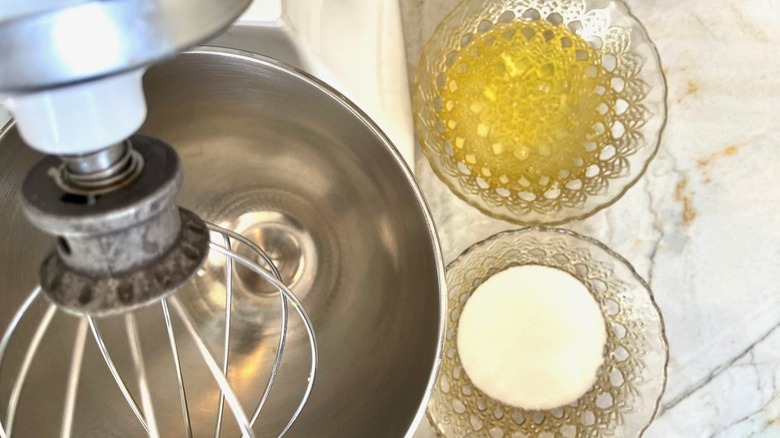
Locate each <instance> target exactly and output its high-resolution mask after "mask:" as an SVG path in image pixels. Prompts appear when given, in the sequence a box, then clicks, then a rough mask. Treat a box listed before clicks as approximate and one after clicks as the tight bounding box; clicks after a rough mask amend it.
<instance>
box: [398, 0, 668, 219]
mask: <svg viewBox="0 0 780 438" xmlns="http://www.w3.org/2000/svg"><path fill="white" fill-rule="evenodd" d="M518 22H522V23H525V25H526V26H527V27H525V28H524V29H522V32H521V33H522V34H523V36H524V37H525V38H526V40H527V41H528V42H529V43H528V44H536V45H537V46H539V45H540V44H545V43H550V44H559V45H560V46H559V47H555V49H554V50H556V51H559V52H560V53H561V56H566V57H567V58H566V61H565V62H567V63H569V66H570V67H572V68H573V69H575V70H577V71H578V72H579V73H578V74H580V75H582V77H585V76H584V75H588V76H587V78H588V79H587V80H588V81H592V82H589V84H592V83H593V82H595V83H597V85H596V86H594V87H593V90H594V92H595V93H596V95H597V96H598V97H597V99H598V102H597V103H598V108H597V109H596V108H595V107H596V105H595V104H594V105H592V106H591V107H589V108H593V109H594V110H589V111H588V113H587V114H588V117H591V116H592V117H593V120H594V121H595V123H593V124H592V126H591V125H590V123H587V124H586V125H584V126H585V127H584V128H583V129H582V130H580V131H578V132H579V133H580V134H583V135H579V134H576V135H575V137H573V138H574V140H573V142H574V143H571V144H572V146H571V148H572V150H574V152H572V153H573V154H574V155H572V156H571V158H570V157H567V158H566V160H567V162H566V165H565V168H560V169H558V168H555V167H553V168H552V169H547V170H541V171H538V172H533V173H532V174H531V173H529V174H527V175H525V174H524V175H523V176H521V177H519V178H518V177H517V176H518V175H517V174H514V175H510V176H509V177H508V176H507V172H503V173H502V170H501V169H498V172H497V171H496V169H495V168H492V169H491V164H490V163H488V162H487V161H486V159H485V156H484V155H480V154H481V152H477V153H474V151H471V153H470V152H469V151H468V150H467V149H468V145H467V146H466V148H465V149H464V147H463V142H462V141H460V142H459V141H458V140H457V139H456V140H455V141H453V139H452V138H448V136H449V137H452V136H453V134H452V132H449V133H448V130H450V129H452V128H451V126H453V125H451V123H453V122H454V120H455V119H454V118H452V119H450V120H448V119H447V118H448V115H454V114H456V113H455V111H458V110H459V109H458V106H459V105H462V106H463V108H461V109H460V110H461V111H463V112H464V113H466V111H467V107H468V106H469V105H470V104H471V102H467V101H465V99H454V100H448V99H447V97H446V93H447V89H448V87H449V85H450V81H449V79H448V74H450V73H451V72H454V71H456V70H455V69H456V68H457V69H461V70H460V71H461V72H466V71H471V70H470V69H472V68H474V69H476V68H477V67H479V68H484V67H482V66H479V62H480V58H479V54H477V53H476V52H478V50H476V48H475V47H474V46H475V43H474V42H475V41H480V44H485V41H488V42H487V43H486V44H492V43H490V42H489V41H491V40H489V38H492V37H486V36H485V34H486V32H490V29H491V28H493V27H496V29H498V27H497V26H502V25H505V24H507V23H515V24H517V23H518ZM548 23H549V24H552V26H553V28H554V29H555V28H557V29H558V30H559V31H561V32H563V31H566V29H562V28H561V27H566V28H567V29H568V30H570V31H571V32H573V33H574V34H576V35H579V36H580V37H581V38H577V39H576V41H574V44H572V38H569V37H566V36H565V34H562V33H559V34H557V35H555V36H553V32H550V31H549V30H548V32H541V31H540V27H539V26H540V25H544V26H547V27H546V28H547V29H549V28H550V27H549V26H548ZM543 28H544V27H543ZM534 30H536V32H534ZM562 35H564V36H562ZM507 38H509V37H507ZM534 38H536V39H537V40H536V41H533V39H534ZM542 38H544V40H542ZM496 39H497V38H494V39H493V40H492V41H495V40H496ZM551 39H552V41H550V40H551ZM583 40H584V41H583ZM537 48H538V47H537ZM551 50H552V49H551ZM591 55H592V56H591ZM483 62H484V61H483ZM514 67H515V66H514V65H513V66H512V68H514ZM537 67H538V66H537ZM520 68H522V66H521V67H520ZM543 69H544V66H541V68H540V69H539V70H540V72H538V74H539V75H540V76H539V77H542V75H544V74H545V72H544V71H543ZM453 74H454V73H453ZM464 74H467V73H464ZM524 80H525V79H524ZM501 92H502V90H497V93H498V94H499V95H500V94H501ZM594 99H596V97H594ZM529 102H530V100H529ZM534 102H535V101H534ZM547 102H548V104H549V102H550V101H549V100H548V101H547ZM526 105H529V104H527V103H526ZM530 105H534V104H530ZM413 106H414V110H415V111H414V112H415V126H416V131H417V137H418V140H419V143H420V145H421V148H422V150H423V152H424V153H425V156H426V158H427V159H428V161H429V163H430V164H431V166H432V168H433V170H434V172H435V173H436V174H437V175H438V177H439V178H440V179H441V180H442V181H443V182H444V183H445V184H446V185H447V186H448V187H449V189H450V190H451V191H452V192H453V193H455V194H456V195H457V196H458V197H460V198H461V199H463V200H464V201H466V202H467V203H469V204H471V205H472V206H474V207H476V208H478V209H479V210H481V211H482V212H483V213H485V214H487V215H489V216H492V217H495V218H498V219H503V220H507V221H510V222H514V223H520V224H529V225H536V224H548V225H549V224H559V223H563V222H566V221H569V220H573V219H582V218H584V217H587V216H589V215H591V214H593V213H595V212H596V211H598V210H600V209H602V208H604V207H607V206H609V205H611V204H612V203H614V202H615V201H616V200H617V199H619V198H620V197H621V196H622V195H623V193H625V192H626V191H627V190H628V189H629V188H630V187H631V186H632V185H633V184H634V183H636V181H637V180H638V179H639V178H640V177H641V175H642V174H643V173H644V171H645V169H646V167H647V165H648V163H649V162H650V160H651V159H652V158H653V156H654V155H655V153H656V151H657V149H658V144H659V141H660V137H661V132H662V131H663V127H664V124H665V121H666V81H665V78H664V75H663V72H662V69H661V63H660V59H659V58H658V52H657V51H656V48H655V46H654V45H653V43H652V42H651V41H650V39H649V38H648V36H647V34H646V32H645V30H644V28H643V27H642V25H641V24H640V23H639V21H638V20H637V19H636V18H634V17H633V16H632V15H631V14H630V13H629V11H628V8H627V7H626V6H625V5H624V4H623V3H621V2H620V1H613V0H487V1H485V0H466V1H464V2H463V3H461V4H460V5H459V6H458V7H457V8H456V9H455V10H454V11H453V12H452V13H450V14H449V15H448V16H447V18H445V19H444V21H443V22H442V23H441V24H440V25H439V27H438V28H437V29H436V31H435V33H434V34H433V36H432V38H431V39H430V41H429V42H428V43H427V45H426V47H425V49H424V50H423V54H422V57H421V61H420V66H419V68H418V70H417V73H416V75H415V91H414V96H413ZM526 108H527V107H526ZM536 108H538V106H536ZM472 111H474V110H472ZM486 113H487V112H482V113H479V115H478V116H477V115H475V116H474V117H475V118H479V119H478V122H479V123H482V122H484V123H486V124H487V125H488V126H489V125H490V123H503V122H501V121H500V120H498V119H496V117H495V114H493V115H486ZM461 114H463V113H461ZM524 114H525V113H524ZM578 114H579V115H580V116H581V115H582V114H581V113H578ZM578 114H575V115H574V116H573V117H572V119H573V120H580V121H582V120H586V119H587V118H588V117H586V118H584V117H579V118H578ZM453 117H454V116H453ZM486 117H489V118H490V120H486ZM537 120H538V119H534V118H530V119H528V120H527V121H524V122H522V123H527V124H530V125H531V126H530V128H529V129H537V130H539V129H540V128H539V126H540V125H539V124H537V125H535V126H534V124H535V121H537ZM582 123H584V122H582ZM542 130H543V129H542ZM544 132H548V131H544ZM490 135H491V137H492V135H493V134H492V132H491V134H490ZM545 135H547V134H545ZM547 138H548V139H550V141H552V142H555V141H556V140H555V137H554V136H548V137H547ZM580 139H581V140H580ZM518 144H519V143H518ZM550 144H552V148H551V149H547V151H542V150H541V148H543V147H545V146H540V149H538V150H534V149H530V150H531V151H532V152H531V154H534V153H538V154H539V155H538V157H539V159H540V160H545V161H549V159H548V158H546V157H545V156H546V155H548V154H550V153H551V152H550V150H552V156H551V157H550V159H561V158H560V157H561V155H560V153H559V155H557V157H556V152H555V145H556V144H555V143H550ZM558 144H560V143H558ZM498 145H499V147H498V149H494V152H495V153H496V154H499V153H504V154H506V153H507V150H508V148H506V145H503V146H501V144H500V143H499V144H498ZM517 147H524V146H517ZM533 147H536V146H532V148H533ZM482 149H483V150H484V149H485V148H484V147H483V148H482ZM487 149H489V147H488V148H487ZM516 150H517V149H515V151H516ZM501 151H503V152H501ZM508 151H509V153H512V151H511V149H509V150H508ZM484 153H487V152H484ZM507 157H508V156H507ZM515 157H518V158H519V159H520V160H525V159H526V158H524V155H523V153H521V154H520V155H515ZM532 157H533V155H532ZM569 161H571V163H570V162H569ZM523 165H527V163H526V164H523ZM492 166H493V167H495V165H492Z"/></svg>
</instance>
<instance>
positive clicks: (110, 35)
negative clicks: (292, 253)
mask: <svg viewBox="0 0 780 438" xmlns="http://www.w3.org/2000/svg"><path fill="white" fill-rule="evenodd" d="M4 3H5V4H4ZM249 3H250V2H249V0H211V1H202V2H182V1H177V0H151V1H139V0H116V1H111V2H105V1H90V0H80V1H79V0H73V1H65V2H62V1H58V2H57V1H54V2H52V1H47V0H39V1H32V2H29V1H25V2H17V1H14V0H0V5H3V6H4V7H3V8H2V9H0V10H1V11H2V12H0V41H3V43H0V59H3V63H2V64H1V65H0V102H4V103H5V104H6V105H7V106H8V107H9V108H10V109H11V110H12V112H13V113H14V114H15V115H16V119H17V121H16V124H17V128H18V129H19V131H20V133H21V134H22V136H23V138H24V139H25V140H26V142H27V143H28V144H29V145H30V146H32V147H33V148H35V149H37V150H39V151H41V152H45V153H49V154H52V155H49V156H47V157H45V158H43V159H42V160H41V161H40V162H39V163H38V164H37V165H35V166H34V167H33V168H32V170H30V172H29V173H28V175H27V178H26V179H25V182H24V184H23V186H22V193H21V199H22V208H23V210H24V212H25V215H26V217H27V218H28V220H29V221H30V222H31V223H32V224H33V225H35V226H36V227H37V228H39V229H41V230H42V231H44V232H46V233H48V234H51V235H53V236H56V237H57V244H56V249H55V250H54V251H52V252H51V254H50V255H49V256H48V257H47V258H46V259H45V261H44V262H43V264H42V266H41V268H40V272H39V276H40V282H41V286H40V287H37V288H36V289H35V290H34V291H33V293H32V294H31V295H30V296H29V298H28V299H27V301H26V302H25V304H24V305H23V306H22V308H21V309H19V311H18V312H17V314H16V316H15V317H14V319H13V320H12V321H11V324H10V325H9V327H8V329H7V331H6V332H5V334H4V336H3V338H2V340H1V341H0V365H2V361H3V359H4V358H5V355H6V352H7V350H8V347H9V345H10V343H11V339H12V336H13V334H14V332H15V330H16V328H17V326H18V325H19V324H20V322H21V321H22V319H23V318H24V317H25V315H27V313H28V310H29V309H30V307H31V306H32V305H33V303H35V302H36V301H37V300H38V299H39V297H40V296H42V295H45V296H46V297H47V298H48V300H49V301H50V302H51V303H53V304H51V305H50V307H49V309H48V310H47V312H46V313H45V315H44V317H43V318H42V320H41V321H40V323H39V325H38V329H37V330H36V334H35V336H34V337H33V338H32V339H31V340H29V341H28V342H29V343H30V344H29V346H28V348H27V349H26V353H25V357H24V360H23V362H22V364H21V366H20V368H19V370H18V373H17V375H16V379H15V381H14V384H13V390H12V392H11V396H10V399H9V401H8V411H7V414H6V416H5V419H4V421H0V436H2V437H6V436H10V435H11V432H12V430H13V422H14V415H15V413H16V409H17V406H18V403H19V398H20V396H21V392H22V388H23V386H24V383H25V379H26V376H27V374H28V372H29V370H30V367H31V365H32V363H33V361H34V358H35V355H36V350H37V348H38V345H39V344H40V341H41V338H42V337H43V336H44V335H45V334H46V330H47V327H48V325H49V322H50V321H51V319H52V318H53V316H54V314H55V313H56V312H57V311H58V310H59V311H64V312H67V313H70V314H73V315H76V316H77V317H78V318H79V321H80V322H79V324H78V328H77V334H76V341H75V345H74V353H73V358H72V362H71V368H70V373H69V377H68V384H67V391H66V396H65V406H64V409H63V417H62V429H61V430H62V436H70V434H71V429H72V425H73V419H74V417H75V416H76V415H78V414H77V413H76V408H75V406H76V400H77V389H78V386H79V381H80V370H81V361H82V358H83V357H84V348H85V344H86V338H87V331H88V330H89V331H91V333H92V337H93V338H94V341H95V343H96V345H97V347H98V348H99V350H100V353H101V355H102V357H103V359H104V361H105V364H106V366H107V368H108V370H109V371H110V374H111V376H112V378H113V380H114V381H115V382H116V385H117V387H118V388H119V390H120V392H121V393H122V394H123V396H124V397H125V400H126V401H127V403H128V405H129V406H130V408H131V409H132V411H133V413H134V415H135V417H136V418H137V419H138V421H139V423H140V424H141V426H142V427H143V429H144V430H145V431H146V432H147V433H148V434H149V435H150V436H159V434H160V432H159V430H158V429H157V426H156V421H155V414H154V408H153V403H152V401H151V400H152V397H151V393H152V391H153V389H154V388H151V387H150V385H149V382H147V378H146V372H145V367H146V366H147V365H146V364H145V363H144V360H143V354H142V348H141V342H142V340H141V338H140V336H139V330H138V327H137V323H136V319H135V317H134V311H136V310H138V309H142V308H149V307H154V306H160V307H161V310H162V314H161V316H162V317H163V319H164V322H165V326H166V328H167V334H168V341H169V343H170V347H171V354H172V357H173V362H174V364H175V374H176V376H177V386H178V390H179V392H180V401H181V408H182V409H181V410H182V413H183V421H184V425H185V431H187V435H188V436H192V425H191V419H190V413H189V409H188V403H187V396H186V391H185V386H186V385H185V380H186V379H185V378H184V377H183V372H182V366H181V364H180V362H179V355H178V347H177V341H176V337H175V335H174V331H173V328H172V327H173V323H172V318H171V312H170V311H169V306H170V307H172V308H173V310H174V312H173V313H175V314H176V315H177V316H178V317H179V320H180V322H181V324H182V325H183V326H184V327H185V328H186V332H187V333H188V334H189V335H190V337H191V338H192V340H193V342H194V344H195V346H196V347H197V349H198V351H199V352H200V355H201V357H202V358H203V360H204V362H205V364H206V365H207V367H208V368H209V370H210V371H211V373H212V375H213V377H214V379H215V381H216V382H217V384H218V386H219V389H220V396H219V402H218V405H217V406H215V407H216V410H215V411H214V412H215V417H216V426H215V428H216V432H215V435H217V436H219V434H220V431H221V427H222V417H223V405H224V402H225V401H227V403H228V405H229V406H230V408H231V411H232V413H233V415H234V417H235V420H236V422H237V424H238V426H239V430H240V431H241V433H242V434H243V435H244V436H253V431H252V426H253V424H254V423H255V421H256V420H257V418H258V416H259V414H260V411H261V410H262V408H263V405H264V403H265V400H266V399H267V397H268V395H269V392H270V390H271V387H272V385H273V383H274V379H275V376H276V373H277V371H278V368H279V363H280V361H281V357H282V353H283V351H284V344H285V337H286V332H287V319H288V318H287V313H288V305H292V307H293V308H294V309H295V310H296V311H297V312H298V314H299V315H300V317H301V320H302V321H303V323H304V326H305V328H306V332H307V336H308V338H309V342H310V346H311V371H310V374H309V377H308V382H307V385H306V389H305V391H304V393H303V395H302V399H301V402H300V404H299V405H298V408H297V409H296V410H295V412H294V413H293V414H292V416H291V419H290V421H289V422H288V423H287V425H286V426H285V427H284V428H283V429H282V430H281V432H280V434H279V435H280V436H281V435H283V434H284V433H285V432H286V431H287V430H288V429H289V428H290V427H291V426H292V424H293V423H294V421H295V419H296V418H297V417H298V415H299V414H300V412H301V410H302V409H303V406H304V405H305V403H306V401H307V399H308V397H309V394H310V392H311V388H312V385H313V383H314V373H315V370H316V366H317V347H316V341H315V338H314V333H313V329H312V325H311V322H310V321H309V318H308V316H307V314H306V312H305V311H304V309H303V307H302V305H301V304H300V302H299V301H298V299H297V298H296V297H295V296H294V295H293V294H292V293H291V292H290V290H289V289H288V288H287V287H286V286H285V285H284V284H283V283H282V282H281V281H280V280H281V278H282V277H281V276H280V274H279V272H278V271H277V269H276V267H275V266H274V264H273V262H272V260H271V258H269V257H268V256H267V255H266V254H265V252H263V250H262V249H260V248H259V247H257V245H255V244H254V243H252V242H251V241H249V240H248V239H246V238H243V237H242V236H240V235H238V234H235V233H233V232H231V231H229V230H225V229H222V228H219V227H217V226H215V225H211V224H207V223H205V222H204V221H203V220H201V219H200V218H199V217H198V216H197V215H196V214H194V213H192V212H190V211H187V210H184V209H181V208H179V207H178V206H177V205H176V203H175V197H176V194H177V192H178V189H179V187H180V185H181V181H182V170H181V166H180V161H179V158H178V156H177V154H176V152H175V151H174V149H173V148H172V147H170V146H169V145H167V144H166V143H164V142H163V141H161V140H158V139H154V138H150V137H144V136H133V135H132V134H133V133H134V132H135V131H136V130H137V129H138V128H139V127H140V125H141V123H143V121H144V118H145V116H146V106H145V100H144V96H143V90H142V88H141V76H142V75H143V72H144V71H145V69H146V67H147V66H148V65H150V64H152V63H154V62H157V61H160V60H163V59H166V58H168V57H171V56H173V55H175V54H176V53H177V52H178V51H179V50H181V49H184V48H187V47H190V46H192V45H195V44H197V43H198V42H201V41H203V40H204V39H207V38H209V37H211V36H213V35H214V34H216V33H217V32H219V31H221V30H222V29H224V28H225V27H226V26H227V25H229V24H230V23H231V22H232V21H233V20H234V19H235V18H237V17H238V15H239V14H240V13H241V12H242V11H243V10H244V9H245V8H246V7H247V6H248V4H249ZM20 41H24V44H20V43H19V42H20ZM212 236H214V237H216V238H217V239H218V240H219V242H212V241H211V238H212ZM233 241H238V242H240V243H241V244H242V245H243V246H244V247H245V248H249V254H248V255H249V256H250V257H246V256H245V255H242V254H239V253H237V252H235V251H234V250H233V247H232V244H233ZM209 251H215V252H216V253H219V254H221V255H223V256H224V257H225V280H224V281H225V318H224V319H225V327H224V330H225V332H224V333H225V334H224V344H223V349H224V354H223V356H222V361H221V364H218V363H217V361H216V360H215V359H214V358H213V356H212V354H211V353H210V351H209V349H208V347H207V345H206V343H205V341H204V339H203V337H202V336H201V335H200V333H199V330H198V327H197V326H196V323H195V322H194V321H193V319H192V318H191V317H190V316H189V315H188V313H187V310H186V308H185V307H184V306H183V305H182V304H181V303H180V301H179V300H178V299H177V298H176V296H175V295H174V293H175V292H176V291H177V290H179V289H180V288H181V287H182V286H183V285H185V284H187V282H189V281H190V280H191V279H192V277H193V276H194V275H195V273H196V272H197V271H198V270H199V269H200V268H201V266H202V265H203V263H204V260H206V258H207V255H208V254H209ZM244 254H246V253H244ZM234 265H235V266H242V267H243V268H244V270H248V271H249V272H251V273H253V274H254V275H257V276H259V277H261V278H262V280H261V283H263V284H265V285H269V284H270V285H271V287H272V288H273V289H274V290H277V291H278V292H279V298H280V304H281V307H280V309H281V318H280V323H281V330H280V336H279V344H278V349H277V353H276V358H275V361H274V366H273V369H272V372H271V375H270V376H269V379H268V383H267V385H266V387H265V389H264V390H263V391H262V395H261V396H260V398H259V402H258V404H257V406H256V408H255V409H254V411H252V412H253V413H252V414H251V415H247V414H246V412H245V411H244V409H243V407H242V405H241V402H240V401H239V399H238V396H237V395H236V393H235V392H234V391H233V389H232V388H231V387H230V384H229V382H228V379H227V374H228V368H229V353H228V352H229V350H230V349H229V344H230V326H231V311H232V306H233V298H232V296H233V293H232V288H233V286H232V285H233V271H234ZM261 265H263V266H261ZM266 287H267V286H266ZM108 316H123V317H124V318H125V324H126V329H127V341H128V344H129V346H130V349H131V352H132V362H133V365H134V370H135V377H136V378H137V380H138V385H139V387H138V394H139V395H140V398H141V404H140V406H139V405H138V403H137V402H136V401H135V399H134V398H133V396H132V395H131V392H130V390H129V389H128V387H127V385H126V384H125V383H124V379H123V378H122V376H121V375H120V373H119V371H117V367H116V365H115V363H114V361H113V360H112V358H111V354H110V353H109V348H108V347H107V346H106V343H105V341H104V339H103V336H102V335H101V331H100V329H99V324H98V322H97V321H98V318H102V317H108Z"/></svg>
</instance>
